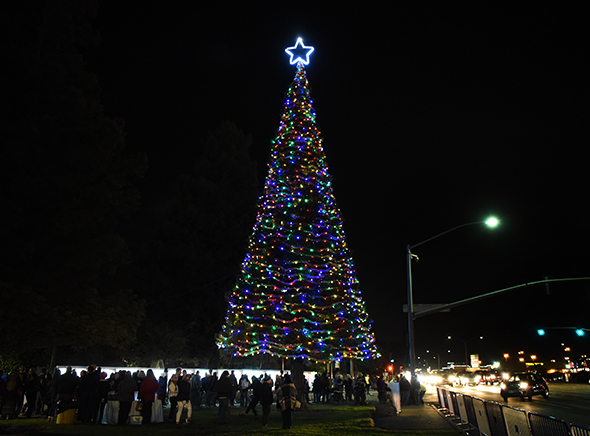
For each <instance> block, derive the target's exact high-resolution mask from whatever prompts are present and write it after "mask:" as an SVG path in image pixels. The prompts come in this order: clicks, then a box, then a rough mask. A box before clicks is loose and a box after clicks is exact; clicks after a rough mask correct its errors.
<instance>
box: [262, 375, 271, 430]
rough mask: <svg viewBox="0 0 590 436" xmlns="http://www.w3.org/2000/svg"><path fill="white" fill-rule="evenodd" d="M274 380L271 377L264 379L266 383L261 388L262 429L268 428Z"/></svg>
mask: <svg viewBox="0 0 590 436" xmlns="http://www.w3.org/2000/svg"><path fill="white" fill-rule="evenodd" d="M272 400H273V393H272V380H271V378H270V377H265V378H264V383H262V386H261V388H260V404H261V405H262V428H268V417H269V415H270V409H271V406H272Z"/></svg>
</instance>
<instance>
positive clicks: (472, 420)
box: [463, 395, 479, 430]
mask: <svg viewBox="0 0 590 436" xmlns="http://www.w3.org/2000/svg"><path fill="white" fill-rule="evenodd" d="M463 402H464V403H465V410H466V411H467V417H468V419H469V424H471V425H472V426H474V427H475V428H476V429H478V430H479V426H478V424H477V417H476V416H475V408H474V407H473V397H472V396H471V395H463Z"/></svg>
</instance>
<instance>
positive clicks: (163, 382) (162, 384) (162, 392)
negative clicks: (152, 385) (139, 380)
mask: <svg viewBox="0 0 590 436" xmlns="http://www.w3.org/2000/svg"><path fill="white" fill-rule="evenodd" d="M167 385H168V371H166V370H165V371H164V372H162V374H160V377H159V378H158V386H159V388H158V392H156V394H157V397H158V400H160V401H161V402H162V406H165V405H167V404H168V400H167V398H166V387H167Z"/></svg>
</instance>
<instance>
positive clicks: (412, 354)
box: [406, 216, 500, 374]
mask: <svg viewBox="0 0 590 436" xmlns="http://www.w3.org/2000/svg"><path fill="white" fill-rule="evenodd" d="M476 224H479V225H481V224H485V225H487V226H488V227H490V228H494V227H496V226H497V225H498V224H500V221H499V220H498V218H496V217H493V216H492V217H489V218H488V219H487V220H485V221H483V222H482V221H474V222H471V223H465V224H461V225H459V226H456V227H453V228H451V229H449V230H447V231H445V232H442V233H439V234H438V235H435V236H433V237H432V238H428V239H426V240H424V241H422V242H419V243H417V244H414V245H410V244H408V245H407V246H406V267H407V285H408V286H407V291H408V348H409V349H408V351H409V353H408V354H409V360H410V372H411V373H412V374H414V369H415V360H416V346H415V340H414V317H415V313H414V296H413V290H412V267H411V263H412V259H413V258H414V259H417V258H418V256H416V255H415V254H412V249H413V248H416V247H418V246H420V245H422V244H425V243H427V242H430V241H432V240H433V239H436V238H439V237H441V236H443V235H446V234H447V233H450V232H452V231H454V230H457V229H460V228H461V227H467V226H472V225H476ZM465 363H467V362H465Z"/></svg>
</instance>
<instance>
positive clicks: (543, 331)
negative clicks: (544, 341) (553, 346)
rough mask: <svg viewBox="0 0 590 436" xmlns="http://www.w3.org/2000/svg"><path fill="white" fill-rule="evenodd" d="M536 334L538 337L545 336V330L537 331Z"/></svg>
mask: <svg viewBox="0 0 590 436" xmlns="http://www.w3.org/2000/svg"><path fill="white" fill-rule="evenodd" d="M537 334H538V335H539V336H545V330H543V329H539V330H537Z"/></svg>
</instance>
